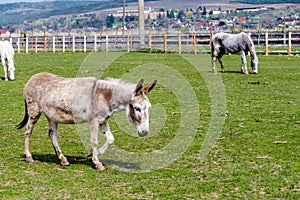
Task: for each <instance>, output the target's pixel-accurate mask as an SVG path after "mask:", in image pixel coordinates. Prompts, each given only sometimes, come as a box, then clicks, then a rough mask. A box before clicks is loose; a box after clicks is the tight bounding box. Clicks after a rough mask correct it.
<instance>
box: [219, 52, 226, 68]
mask: <svg viewBox="0 0 300 200" xmlns="http://www.w3.org/2000/svg"><path fill="white" fill-rule="evenodd" d="M223 55H224V52H223V51H220V53H219V54H218V56H217V59H218V61H219V63H220V65H221V70H222V72H225V67H224V64H223V61H222V57H223Z"/></svg>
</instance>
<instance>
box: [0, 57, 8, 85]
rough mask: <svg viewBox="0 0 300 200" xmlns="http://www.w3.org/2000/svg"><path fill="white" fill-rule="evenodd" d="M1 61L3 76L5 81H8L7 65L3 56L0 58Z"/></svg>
mask: <svg viewBox="0 0 300 200" xmlns="http://www.w3.org/2000/svg"><path fill="white" fill-rule="evenodd" d="M1 62H2V65H3V68H4V78H5V80H6V81H8V76H7V66H6V61H5V58H1Z"/></svg>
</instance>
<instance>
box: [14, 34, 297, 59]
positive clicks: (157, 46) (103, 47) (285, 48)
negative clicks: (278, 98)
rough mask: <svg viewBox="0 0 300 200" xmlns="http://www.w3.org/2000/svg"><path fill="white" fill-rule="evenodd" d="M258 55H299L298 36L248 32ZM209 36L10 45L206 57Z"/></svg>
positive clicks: (19, 40) (28, 40)
mask: <svg viewBox="0 0 300 200" xmlns="http://www.w3.org/2000/svg"><path fill="white" fill-rule="evenodd" d="M248 34H249V35H250V36H251V38H252V40H253V42H254V44H255V46H256V48H257V52H259V53H265V54H266V55H268V54H269V53H284V54H288V55H291V54H298V53H300V32H249V33H248ZM211 35H212V33H210V32H207V33H197V32H194V33H164V34H154V33H153V34H152V33H149V34H148V35H146V37H145V38H146V39H145V46H143V47H141V46H140V38H139V35H137V34H128V35H94V36H29V37H11V38H10V41H11V42H12V44H13V46H14V48H15V49H17V51H18V52H19V53H20V52H25V53H28V52H32V51H33V52H39V51H44V52H47V51H50V52H57V51H60V52H65V51H73V52H75V51H83V52H87V51H128V52H129V51H136V50H147V51H149V52H154V51H161V52H177V53H194V54H197V53H209V52H210V38H211Z"/></svg>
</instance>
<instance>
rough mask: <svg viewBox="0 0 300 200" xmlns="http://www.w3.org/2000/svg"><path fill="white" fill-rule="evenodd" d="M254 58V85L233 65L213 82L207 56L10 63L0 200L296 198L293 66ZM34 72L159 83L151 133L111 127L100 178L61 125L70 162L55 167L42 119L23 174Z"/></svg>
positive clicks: (298, 159) (295, 62)
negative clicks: (24, 126)
mask: <svg viewBox="0 0 300 200" xmlns="http://www.w3.org/2000/svg"><path fill="white" fill-rule="evenodd" d="M259 59H260V64H259V74H257V75H252V74H249V75H243V74H241V73H239V70H240V69H239V66H240V57H239V56H238V55H231V56H224V58H223V60H224V63H225V67H226V70H227V72H225V73H219V74H218V75H214V74H213V73H212V72H211V65H210V56H209V55H208V54H201V55H196V56H195V55H183V56H179V55H177V54H148V53H137V52H133V53H124V54H122V53H96V54H90V55H89V54H88V53H38V54H34V53H30V54H17V55H16V56H15V61H16V72H15V76H16V80H15V81H9V82H6V81H4V80H2V81H0V88H1V95H0V104H1V110H0V111H1V113H0V122H1V123H0V134H1V136H0V138H1V140H0V146H1V152H0V158H1V162H0V198H1V199H55V198H56V199H201V198H205V199H228V198H234V199H236V198H238V199H240V198H243V199H265V198H266V199H273V198H279V199H299V198H300V179H299V177H300V156H299V149H300V137H299V132H300V106H299V105H300V92H299V91H300V84H299V77H300V66H299V61H300V58H299V56H292V57H288V56H278V55H271V56H268V57H265V56H263V55H259ZM217 66H218V67H219V65H217ZM42 71H48V72H52V73H55V74H58V75H62V76H66V77H77V76H88V75H93V76H101V77H106V76H110V77H115V78H123V79H126V80H130V81H137V80H139V79H140V78H144V79H145V80H146V82H150V81H152V80H153V79H154V78H156V79H157V80H158V85H157V86H156V88H155V89H154V90H153V91H152V92H151V93H150V94H149V99H150V101H151V103H152V107H153V108H152V111H151V116H150V118H151V123H150V126H151V128H152V129H151V130H152V133H151V134H150V136H149V137H146V138H138V137H137V134H136V132H135V131H134V129H133V128H132V127H131V125H130V124H129V123H128V124H127V122H126V116H125V114H124V112H122V113H120V114H118V115H116V116H115V117H114V118H112V119H110V126H111V130H112V132H113V134H114V136H115V143H114V145H113V146H112V148H111V149H109V150H108V151H107V152H106V155H104V156H103V157H100V160H101V161H102V162H103V163H104V165H105V167H106V170H105V171H96V170H95V169H94V168H93V164H92V161H91V159H88V158H86V155H87V152H88V146H87V144H86V141H84V140H88V138H87V136H84V135H83V133H81V132H80V131H79V130H81V129H80V127H79V126H74V125H60V126H59V143H60V146H61V148H62V151H63V153H64V155H65V156H66V157H67V158H68V159H69V162H70V163H71V165H70V166H67V167H62V166H60V165H59V161H58V159H57V158H56V155H55V152H54V150H53V148H52V144H51V140H50V138H49V137H48V125H47V120H46V118H45V116H42V117H41V118H40V120H39V121H38V123H37V124H36V126H35V129H34V131H33V135H32V137H31V141H30V142H31V143H30V149H31V153H32V154H33V158H34V159H35V161H36V162H34V163H27V162H26V161H25V158H24V157H23V145H24V130H17V129H16V128H15V126H16V125H17V124H18V123H19V122H20V121H21V120H22V118H23V114H24V102H23V94H22V93H23V87H24V85H25V84H26V82H27V81H28V79H29V78H30V77H31V76H32V75H33V74H35V73H38V72H42ZM249 71H251V69H249ZM0 76H1V77H3V76H4V75H3V71H2V70H1V74H0ZM123 121H124V123H123ZM99 138H100V140H101V142H102V143H103V141H104V139H105V138H104V137H103V136H102V135H101V134H99ZM205 145H207V146H205ZM204 146H205V148H204ZM118 150H122V151H120V152H121V153H120V154H118V152H119V151H118Z"/></svg>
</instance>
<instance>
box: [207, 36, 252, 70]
mask: <svg viewBox="0 0 300 200" xmlns="http://www.w3.org/2000/svg"><path fill="white" fill-rule="evenodd" d="M211 50H212V69H213V71H214V72H215V73H217V70H216V60H217V59H218V61H219V63H220V65H221V68H222V72H224V71H225V68H224V64H223V61H222V56H223V55H224V54H225V53H237V52H239V53H240V54H241V57H242V64H241V71H242V72H243V73H244V74H248V69H247V59H246V55H247V54H248V52H249V53H250V56H251V67H252V73H253V74H257V73H258V58H257V55H256V50H255V46H254V44H253V41H252V40H251V38H250V37H249V36H248V35H247V34H246V33H243V32H242V33H239V34H227V33H217V34H215V35H214V36H213V37H212V43H211Z"/></svg>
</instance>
